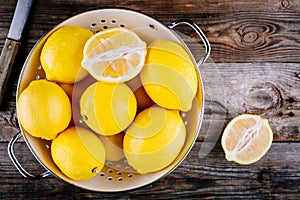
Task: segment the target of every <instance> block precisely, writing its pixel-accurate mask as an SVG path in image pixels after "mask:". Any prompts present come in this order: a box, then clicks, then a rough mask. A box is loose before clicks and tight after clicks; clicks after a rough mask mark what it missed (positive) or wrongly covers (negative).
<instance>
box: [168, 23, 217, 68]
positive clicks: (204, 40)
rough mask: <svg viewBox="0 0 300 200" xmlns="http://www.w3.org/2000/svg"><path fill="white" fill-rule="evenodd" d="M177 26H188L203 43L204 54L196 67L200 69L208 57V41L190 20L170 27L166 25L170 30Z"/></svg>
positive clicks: (209, 49)
mask: <svg viewBox="0 0 300 200" xmlns="http://www.w3.org/2000/svg"><path fill="white" fill-rule="evenodd" d="M178 25H188V26H190V27H191V28H192V29H193V30H194V31H195V32H196V33H197V34H198V35H199V37H200V38H201V40H202V42H203V43H204V47H205V54H204V56H203V57H202V59H201V60H200V61H198V62H197V66H198V67H199V68H200V67H201V66H202V64H203V63H204V62H205V61H206V60H207V58H208V57H209V55H210V51H211V48H210V43H209V41H208V39H207V38H206V36H205V35H204V33H203V32H202V30H201V29H200V28H199V26H198V25H197V24H195V23H194V22H192V21H191V20H188V19H180V20H178V21H175V22H172V23H171V24H170V25H168V27H169V28H170V29H174V28H175V27H176V26H178Z"/></svg>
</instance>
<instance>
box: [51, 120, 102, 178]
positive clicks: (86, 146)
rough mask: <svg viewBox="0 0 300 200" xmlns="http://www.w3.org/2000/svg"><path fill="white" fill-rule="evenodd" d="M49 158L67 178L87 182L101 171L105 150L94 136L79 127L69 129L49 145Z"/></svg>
mask: <svg viewBox="0 0 300 200" xmlns="http://www.w3.org/2000/svg"><path fill="white" fill-rule="evenodd" d="M51 156H52V159H53V161H54V163H55V164H56V165H57V166H58V168H59V169H60V170H61V171H62V172H63V173H64V174H65V175H66V176H68V177H69V178H71V179H74V180H87V179H90V178H92V177H93V176H95V175H97V174H96V173H95V170H96V169H97V171H98V172H99V171H101V169H102V168H103V166H104V162H105V149H104V146H103V144H102V142H101V141H100V139H99V138H97V136H96V135H94V134H93V133H92V132H91V131H90V130H88V129H84V128H81V127H74V126H73V127H70V128H68V129H66V130H65V131H63V132H62V133H60V134H59V135H58V136H57V137H56V138H55V139H54V140H53V142H52V144H51Z"/></svg>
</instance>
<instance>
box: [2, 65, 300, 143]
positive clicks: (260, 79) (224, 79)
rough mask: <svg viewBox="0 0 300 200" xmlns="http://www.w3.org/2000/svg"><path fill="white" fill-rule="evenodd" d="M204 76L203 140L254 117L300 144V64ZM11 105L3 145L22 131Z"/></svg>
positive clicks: (277, 137)
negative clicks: (265, 120) (237, 121)
mask: <svg viewBox="0 0 300 200" xmlns="http://www.w3.org/2000/svg"><path fill="white" fill-rule="evenodd" d="M201 73H202V77H203V81H204V91H205V97H206V102H205V115H204V121H203V127H202V129H201V133H200V135H199V138H198V139H199V140H203V139H204V138H206V137H208V138H209V137H212V138H214V137H218V136H219V135H220V134H221V133H222V130H223V128H224V126H225V125H226V123H227V122H228V121H229V120H230V119H232V118H233V117H235V116H236V115H238V114H242V113H253V114H260V115H262V116H263V117H267V118H268V119H269V122H270V125H271V127H272V129H273V133H274V141H300V127H299V121H300V96H299V94H300V78H299V77H298V76H297V74H299V73H300V64H297V63H296V64H293V63H254V64H247V63H225V64H221V63H218V64H211V63H209V64H205V65H204V67H203V69H202V70H201ZM12 92H13V93H14V92H15V91H12ZM9 104H10V105H11V107H8V108H7V109H6V110H4V111H2V112H0V126H1V127H2V130H1V135H0V141H8V140H10V138H12V137H13V136H14V135H15V134H16V133H17V132H18V131H19V130H18V128H17V116H16V109H15V108H14V106H15V103H14V98H12V99H11V100H10V101H9ZM208 130H209V131H210V132H209V133H208ZM211 133H212V134H213V135H209V134H211ZM207 134H208V135H207ZM215 134H217V136H215Z"/></svg>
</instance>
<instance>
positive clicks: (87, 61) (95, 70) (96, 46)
mask: <svg viewBox="0 0 300 200" xmlns="http://www.w3.org/2000/svg"><path fill="white" fill-rule="evenodd" d="M83 53H84V58H83V61H82V66H83V67H84V68H85V69H86V70H88V71H89V73H90V74H91V75H92V76H93V77H94V78H95V79H97V80H99V81H104V82H113V83H118V82H125V81H127V80H129V79H132V78H133V77H135V76H136V75H137V74H138V73H139V72H140V71H141V70H142V67H143V65H144V62H145V56H146V43H145V42H144V41H142V40H141V39H140V38H139V36H138V35H137V34H136V33H134V32H133V31H131V30H128V29H125V28H111V29H105V30H103V31H100V32H98V33H96V34H95V35H94V36H93V37H91V38H90V39H89V40H88V41H87V42H86V45H85V46H84V52H83Z"/></svg>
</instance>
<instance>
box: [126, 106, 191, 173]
mask: <svg viewBox="0 0 300 200" xmlns="http://www.w3.org/2000/svg"><path fill="white" fill-rule="evenodd" d="M185 138H186V129H185V126H184V124H183V122H182V119H181V117H180V115H179V111H178V110H168V109H164V108H161V107H155V106H153V107H150V108H147V109H145V110H144V111H142V112H141V113H139V114H138V115H137V117H136V118H135V120H134V122H133V123H132V124H131V125H130V126H129V128H128V129H127V131H126V134H125V137H124V141H123V149H124V154H125V157H126V158H127V160H128V164H129V165H131V166H132V167H133V168H134V169H136V170H137V172H139V173H141V174H145V173H149V172H155V171H158V170H161V169H163V168H165V167H166V166H168V165H169V164H171V163H172V162H173V161H174V160H175V159H176V157H177V156H178V154H179V153H180V150H181V149H182V147H183V144H184V142H185Z"/></svg>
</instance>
